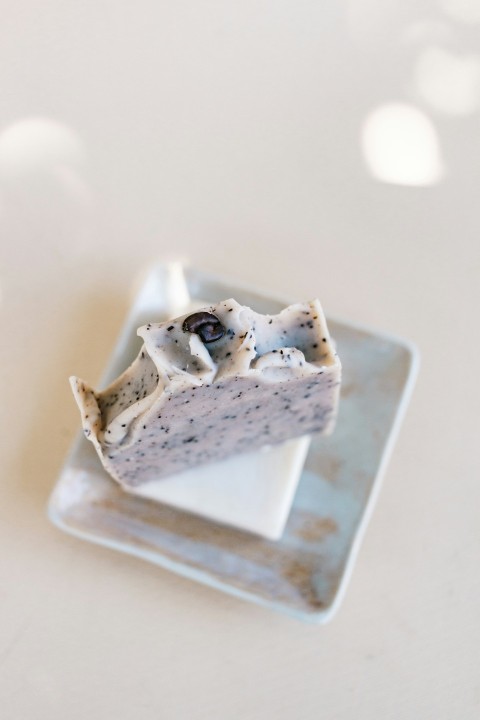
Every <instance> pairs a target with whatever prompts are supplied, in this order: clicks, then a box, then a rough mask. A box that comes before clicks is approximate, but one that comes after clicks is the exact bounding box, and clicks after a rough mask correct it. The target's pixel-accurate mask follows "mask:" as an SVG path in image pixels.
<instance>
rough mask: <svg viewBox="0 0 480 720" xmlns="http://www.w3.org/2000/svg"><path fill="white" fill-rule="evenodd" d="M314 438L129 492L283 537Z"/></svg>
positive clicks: (199, 468) (284, 444)
mask: <svg viewBox="0 0 480 720" xmlns="http://www.w3.org/2000/svg"><path fill="white" fill-rule="evenodd" d="M309 445H310V437H309V436H305V437H301V438H297V439H295V440H288V441H287V442H285V443H282V444H281V445H277V446H275V447H264V448H262V449H261V450H256V451H255V452H251V453H244V454H243V455H235V456H234V457H231V458H227V459H226V460H220V461H219V462H217V463H212V464H211V465H202V466H201V467H198V468H191V469H190V470H184V471H183V472H181V473H177V474H176V475H173V476H172V477H170V478H164V479H163V480H152V481H151V482H148V483H143V485H139V486H138V487H136V488H130V489H129V492H131V493H133V494H135V495H140V496H142V497H145V498H148V499H149V500H154V501H156V502H161V503H165V504H167V505H171V506H172V507H175V508H177V509H180V510H186V511H187V512H191V513H194V514H195V515H200V516H202V517H205V518H207V519H209V520H215V521H217V522H220V523H223V524H224V525H230V526H233V527H236V528H238V529H240V530H246V531H248V532H251V533H255V534H256V535H262V536H263V537H266V538H268V539H269V540H278V539H279V538H280V537H281V536H282V533H283V530H284V528H285V524H286V522H287V519H288V514H289V512H290V507H291V504H292V501H293V498H294V495H295V491H296V489H297V485H298V481H299V479H300V475H301V473H302V469H303V465H304V462H305V458H306V455H307V452H308V448H309Z"/></svg>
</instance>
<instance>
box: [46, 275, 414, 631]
mask: <svg viewBox="0 0 480 720" xmlns="http://www.w3.org/2000/svg"><path fill="white" fill-rule="evenodd" d="M228 297H234V298H235V299H236V300H238V302H240V303H242V304H245V305H249V306H251V307H252V308H254V309H255V310H257V311H259V312H268V313H276V312H278V311H279V310H280V309H281V308H282V307H284V306H285V305H286V304H288V301H285V300H283V301H282V300H279V299H278V298H272V297H267V296H265V295H261V294H259V293H257V292H255V291H254V290H251V289H250V288H247V287H245V286H243V285H237V284H236V283H235V282H229V281H228V280H224V279H220V278H217V277H213V276H211V275H209V274H206V273H203V272H200V271H198V270H195V269H194V268H190V267H183V266H181V265H179V264H177V263H173V264H170V265H159V266H157V267H155V268H154V269H153V270H152V271H151V272H150V274H149V275H148V277H147V278H146V279H145V282H144V284H143V285H142V287H141V289H140V291H139V293H138V295H137V297H136V299H135V301H134V303H133V305H132V308H131V311H130V314H129V316H128V318H127V321H126V323H125V326H124V328H123V332H122V334H121V336H120V339H119V341H118V343H117V346H116V348H115V351H114V353H113V356H112V358H111V360H110V362H109V364H108V369H107V372H106V374H105V377H104V378H103V386H105V385H106V384H107V383H109V382H111V380H113V379H114V378H115V377H116V376H117V375H118V374H119V373H120V372H122V371H123V370H124V369H125V368H126V367H127V366H128V365H129V364H130V362H131V361H132V360H133V358H134V357H135V356H136V354H137V352H138V350H139V348H140V342H141V341H140V339H139V338H138V337H137V336H136V328H137V327H138V326H140V325H142V324H143V323H144V322H147V321H148V320H155V321H160V320H162V319H167V318H169V317H174V316H176V315H179V314H181V313H182V312H183V311H184V308H185V307H186V306H187V305H188V304H189V303H190V302H191V301H192V299H196V298H202V299H203V300H205V301H207V302H209V303H210V302H212V303H213V302H217V301H219V300H223V299H225V298H228ZM328 324H329V329H330V332H331V334H332V336H333V337H334V338H335V340H336V342H337V346H338V353H339V355H340V358H341V361H342V366H343V383H342V392H341V404H340V412H339V417H338V422H337V427H336V430H335V432H334V434H333V435H332V436H331V437H328V438H324V437H318V438H314V439H313V442H312V444H311V448H310V451H309V454H308V456H307V460H306V463H305V468H304V472H303V474H302V477H301V480H300V483H299V486H298V490H297V493H296V496H295V500H294V503H293V506H292V510H291V513H290V516H289V520H288V523H287V526H286V529H285V532H284V534H283V536H282V538H281V539H280V540H278V541H275V542H274V541H268V540H265V539H262V538H259V537H256V536H254V535H251V534H249V533H246V532H242V531H240V530H235V529H232V528H230V527H226V526H222V525H220V524H216V523H214V522H211V521H207V520H205V519H202V518H200V517H196V516H194V515H190V514H189V513H186V512H182V511H179V510H175V509H173V508H171V507H169V506H167V505H162V504H160V503H154V502H152V501H148V500H145V499H143V498H140V497H135V496H132V495H129V494H127V493H125V492H124V491H123V490H122V489H121V488H120V487H119V486H118V485H117V484H116V483H114V482H113V481H112V480H111V479H110V478H109V477H108V475H107V474H106V473H105V471H104V470H103V468H102V467H101V465H100V461H99V459H98V457H97V455H96V453H95V451H94V448H93V446H92V445H91V443H89V442H88V441H87V440H85V438H84V437H83V434H82V433H80V434H79V437H78V439H77V441H76V443H75V445H74V447H73V449H72V452H71V454H70V456H69V457H68V459H67V462H66V464H65V466H64V469H63V471H62V473H61V475H60V478H59V480H58V483H57V485H56V487H55V489H54V491H53V493H52V496H51V498H50V503H49V515H50V518H51V520H52V521H53V522H54V523H55V524H56V525H57V526H58V527H60V528H61V529H63V530H65V531H66V532H69V533H72V534H73V535H76V536H78V537H81V538H84V539H86V540H91V541H92V542H96V543H99V544H101V545H106V546H107V547H110V548H114V549H116V550H119V551H121V552H126V553H130V554H131V555H136V556H137V557H139V558H142V559H144V560H149V561H150V562H153V563H156V564H157V565H161V566H162V567H165V568H168V569H169V570H173V571H174V572H177V573H179V574H180V575H184V576H186V577H189V578H191V579H192V580H197V581H198V582H202V583H205V584H207V585H211V586H212V587H215V588H218V589H219V590H223V591H224V592H228V593H231V594H232V595H236V596H238V597H241V598H244V599H246V600H250V601H253V602H256V603H259V604H261V605H265V606H268V607H271V608H274V609H276V610H281V611H284V612H286V613H288V614H290V615H294V616H296V617H297V618H300V619H302V620H310V621H315V622H326V621H327V620H329V619H330V618H331V616H332V614H333V613H334V611H335V610H336V608H337V607H338V604H339V602H340V599H341V597H342V595H343V592H344V590H345V587H346V583H347V580H348V578H349V576H350V574H351V570H352V567H353V563H354V560H355V556H356V554H357V551H358V548H359V544H360V539H361V536H362V534H363V531H364V530H365V527H366V524H367V521H368V518H369V516H370V513H371V510H372V506H373V503H374V500H375V497H376V495H377V492H378V489H379V484H380V479H381V475H382V473H383V471H384V469H385V465H386V462H387V459H388V457H389V455H390V452H391V450H392V447H393V444H394V441H395V437H396V435H397V432H398V429H399V425H400V422H401V419H402V417H403V414H404V411H405V408H406V405H407V402H408V398H409V395H410V393H411V390H412V387H413V383H414V379H415V375H416V370H417V366H418V358H417V353H416V350H415V348H414V347H412V345H411V344H410V343H408V342H405V341H404V340H400V339H398V338H393V337H390V336H387V335H384V334H379V333H376V332H374V331H372V330H368V329H365V328H361V327H358V326H356V325H355V326H354V325H352V324H349V323H346V322H339V321H335V320H333V319H329V320H328Z"/></svg>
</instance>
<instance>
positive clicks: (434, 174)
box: [362, 103, 444, 186]
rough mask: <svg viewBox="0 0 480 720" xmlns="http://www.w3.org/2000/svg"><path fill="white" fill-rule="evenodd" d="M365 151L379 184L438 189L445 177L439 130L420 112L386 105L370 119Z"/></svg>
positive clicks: (367, 125)
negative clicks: (430, 186) (436, 185)
mask: <svg viewBox="0 0 480 720" xmlns="http://www.w3.org/2000/svg"><path fill="white" fill-rule="evenodd" d="M362 150H363V154H364V157H365V161H366V163H367V166H368V169H369V170H370V172H371V174H372V175H373V177H374V178H376V179H377V180H381V181H383V182H387V183H393V184H396V185H412V186H422V185H434V184H436V183H437V182H439V180H441V178H442V177H443V175H444V170H443V163H442V160H441V155H440V148H439V142H438V137H437V133H436V130H435V128H434V126H433V124H432V123H431V121H430V120H429V118H428V117H427V116H426V115H424V114H423V113H422V112H420V110H417V109H416V108H414V107H412V106H411V105H405V104H401V103H392V104H390V105H383V106H381V107H379V108H377V109H376V110H374V111H373V112H371V113H370V115H368V116H367V118H366V120H365V123H364V126H363V129H362Z"/></svg>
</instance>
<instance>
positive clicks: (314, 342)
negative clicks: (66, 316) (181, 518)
mask: <svg viewBox="0 0 480 720" xmlns="http://www.w3.org/2000/svg"><path fill="white" fill-rule="evenodd" d="M138 335H140V337H142V338H143V340H144V345H143V347H142V349H141V351H140V353H139V355H138V357H137V358H136V360H135V361H134V362H133V363H132V365H131V366H130V367H129V368H128V369H127V370H126V371H125V372H124V373H123V374H122V375H121V376H120V377H119V378H117V380H115V381H114V382H113V383H112V384H111V385H110V386H109V387H107V388H106V389H105V390H103V391H101V392H95V391H94V390H93V389H92V388H91V387H89V386H88V384H87V383H86V382H84V381H83V380H80V379H79V378H76V377H72V378H71V379H70V382H71V385H72V389H73V392H74V395H75V398H76V401H77V403H78V406H79V408H80V412H81V415H82V423H83V428H84V432H85V435H86V437H87V438H88V439H89V440H91V441H92V442H93V444H94V445H95V448H96V450H97V452H98V455H99V457H100V459H101V461H102V463H103V465H104V467H105V469H106V470H107V471H108V472H109V473H110V475H112V476H113V477H114V478H115V479H116V480H117V481H118V482H119V483H121V484H122V485H123V486H126V487H127V488H128V487H130V488H131V487H136V486H138V485H140V484H142V483H146V482H148V481H151V480H158V479H159V478H162V477H167V476H169V475H173V474H175V473H177V472H180V471H182V470H185V469H187V468H191V467H195V466H198V465H203V464H205V463H212V462H215V461H217V460H221V459H223V458H226V457H228V456H231V455H235V454H238V453H243V452H250V451H252V450H256V449H258V448H260V447H262V446H265V445H275V444H278V443H282V442H284V441H285V440H288V439H289V438H294V437H298V436H301V435H307V434H309V433H313V432H320V433H328V432H330V431H331V430H332V429H333V426H334V423H335V418H336V413H337V405H338V396H339V388H340V377H341V366H340V361H339V358H338V356H337V354H336V352H335V350H334V347H333V345H332V341H331V339H330V337H329V334H328V330H327V325H326V322H325V318H324V315H323V312H322V309H321V307H320V303H319V302H318V300H315V301H313V302H311V303H307V304H295V305H291V306H290V307H287V308H285V309H284V310H283V311H282V312H281V313H279V314H278V315H261V314H259V313H256V312H254V311H253V310H251V309H250V308H248V307H245V306H242V305H239V304H238V303H237V302H236V301H235V300H225V301H223V302H220V303H218V304H217V305H212V306H209V307H206V308H204V309H203V310H200V311H198V312H195V313H193V314H190V315H185V316H182V317H180V318H176V319H175V320H170V321H168V322H164V323H149V324H148V325H144V326H143V327H141V328H139V330H138Z"/></svg>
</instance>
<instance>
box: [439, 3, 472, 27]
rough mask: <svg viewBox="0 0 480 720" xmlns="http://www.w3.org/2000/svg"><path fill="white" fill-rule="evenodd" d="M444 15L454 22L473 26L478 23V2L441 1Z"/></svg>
mask: <svg viewBox="0 0 480 720" xmlns="http://www.w3.org/2000/svg"><path fill="white" fill-rule="evenodd" d="M440 4H441V6H442V8H443V10H444V11H445V13H446V14H447V15H449V16H450V17H451V18H454V19H455V20H460V21H461V22H464V23H468V24H474V23H478V22H480V2H479V0H441V3H440Z"/></svg>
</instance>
